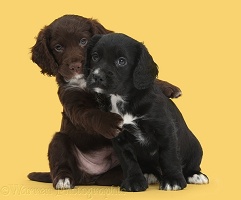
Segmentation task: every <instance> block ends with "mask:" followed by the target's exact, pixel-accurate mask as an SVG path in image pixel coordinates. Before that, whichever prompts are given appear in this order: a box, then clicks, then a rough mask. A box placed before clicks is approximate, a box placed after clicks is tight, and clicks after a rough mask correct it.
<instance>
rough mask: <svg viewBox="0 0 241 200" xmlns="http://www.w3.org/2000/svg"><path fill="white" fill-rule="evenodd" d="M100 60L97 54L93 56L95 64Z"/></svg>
mask: <svg viewBox="0 0 241 200" xmlns="http://www.w3.org/2000/svg"><path fill="white" fill-rule="evenodd" d="M99 59H100V57H99V54H98V53H97V52H95V53H93V54H92V60H93V61H94V62H98V60H99Z"/></svg>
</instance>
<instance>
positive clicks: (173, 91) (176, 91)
mask: <svg viewBox="0 0 241 200" xmlns="http://www.w3.org/2000/svg"><path fill="white" fill-rule="evenodd" d="M155 85H156V86H157V87H158V88H160V89H161V91H162V92H163V93H164V94H165V95H166V96H167V97H168V98H178V97H180V96H181V95H182V91H181V90H180V88H178V87H177V86H175V85H172V84H171V83H168V82H166V81H162V80H159V79H156V80H155Z"/></svg>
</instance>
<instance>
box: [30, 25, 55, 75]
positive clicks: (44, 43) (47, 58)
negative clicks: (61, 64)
mask: <svg viewBox="0 0 241 200" xmlns="http://www.w3.org/2000/svg"><path fill="white" fill-rule="evenodd" d="M49 38H50V30H49V29H48V27H47V26H45V27H44V28H43V29H42V30H41V31H40V32H39V34H38V37H37V41H36V44H35V45H34V46H33V47H32V49H31V52H32V61H33V62H35V63H36V64H37V65H38V66H39V67H40V68H41V73H43V74H47V75H49V76H55V75H56V73H57V69H58V64H57V63H56V62H55V60H54V57H53V55H52V54H51V53H50V49H49Z"/></svg>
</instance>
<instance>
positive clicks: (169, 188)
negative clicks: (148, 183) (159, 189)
mask: <svg viewBox="0 0 241 200" xmlns="http://www.w3.org/2000/svg"><path fill="white" fill-rule="evenodd" d="M164 190H167V191H170V190H172V187H171V186H170V185H169V184H166V186H165V188H164Z"/></svg>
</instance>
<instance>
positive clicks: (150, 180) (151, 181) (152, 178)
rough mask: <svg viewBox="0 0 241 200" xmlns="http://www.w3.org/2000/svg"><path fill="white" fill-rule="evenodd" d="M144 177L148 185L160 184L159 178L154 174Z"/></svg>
mask: <svg viewBox="0 0 241 200" xmlns="http://www.w3.org/2000/svg"><path fill="white" fill-rule="evenodd" d="M144 177H145V178H146V181H147V183H148V185H151V184H156V183H158V180H157V178H156V177H155V176H154V175H153V174H144Z"/></svg>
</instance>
